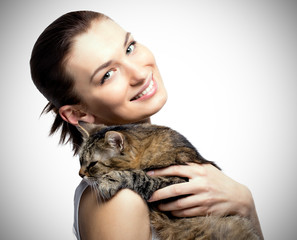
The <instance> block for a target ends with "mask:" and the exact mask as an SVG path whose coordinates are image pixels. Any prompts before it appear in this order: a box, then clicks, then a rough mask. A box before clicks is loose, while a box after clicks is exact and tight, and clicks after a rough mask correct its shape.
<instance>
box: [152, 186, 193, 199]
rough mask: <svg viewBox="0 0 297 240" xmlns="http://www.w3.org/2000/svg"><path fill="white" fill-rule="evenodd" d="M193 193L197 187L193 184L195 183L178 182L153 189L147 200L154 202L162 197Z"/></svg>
mask: <svg viewBox="0 0 297 240" xmlns="http://www.w3.org/2000/svg"><path fill="white" fill-rule="evenodd" d="M193 193H197V187H196V186H195V184H192V183H190V182H185V183H178V184H173V185H170V186H168V187H165V188H161V189H159V190H157V191H155V192H154V193H153V195H152V196H151V198H150V199H149V200H148V201H149V202H155V201H159V200H162V199H167V198H171V197H176V196H181V195H189V194H193Z"/></svg>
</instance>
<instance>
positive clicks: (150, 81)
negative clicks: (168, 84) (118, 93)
mask: <svg viewBox="0 0 297 240" xmlns="http://www.w3.org/2000/svg"><path fill="white" fill-rule="evenodd" d="M150 85H151V88H150V89H149V91H148V92H146V93H145V94H143V95H142V96H139V95H140V94H142V93H143V92H144V91H145V90H146V89H148V87H149V86H150ZM157 89H158V85H157V82H156V80H155V79H154V77H153V73H151V74H150V75H149V76H148V79H147V81H146V82H145V84H144V85H143V87H142V88H141V90H140V91H139V92H138V93H137V94H136V95H135V96H134V97H133V98H131V100H130V101H140V100H145V99H148V98H150V97H152V96H153V95H154V94H155V93H156V92H157Z"/></svg>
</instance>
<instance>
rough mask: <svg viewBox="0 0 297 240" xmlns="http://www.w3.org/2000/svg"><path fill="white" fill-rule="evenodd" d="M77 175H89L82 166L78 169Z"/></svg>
mask: <svg viewBox="0 0 297 240" xmlns="http://www.w3.org/2000/svg"><path fill="white" fill-rule="evenodd" d="M78 174H79V176H81V177H82V178H84V176H89V174H88V173H87V172H86V170H85V169H84V168H81V169H80V170H79V173H78Z"/></svg>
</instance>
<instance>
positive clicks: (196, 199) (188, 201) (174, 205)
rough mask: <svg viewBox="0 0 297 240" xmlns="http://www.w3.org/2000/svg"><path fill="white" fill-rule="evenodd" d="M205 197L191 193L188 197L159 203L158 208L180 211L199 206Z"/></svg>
mask: <svg viewBox="0 0 297 240" xmlns="http://www.w3.org/2000/svg"><path fill="white" fill-rule="evenodd" d="M203 204H204V202H203V199H202V200H201V197H200V196H199V195H190V196H187V197H182V198H179V199H177V200H174V201H171V202H168V203H161V204H159V206H158V208H159V209H160V210H161V211H170V212H172V211H178V210H182V209H188V208H193V207H197V206H201V205H203Z"/></svg>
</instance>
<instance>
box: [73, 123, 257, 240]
mask: <svg viewBox="0 0 297 240" xmlns="http://www.w3.org/2000/svg"><path fill="white" fill-rule="evenodd" d="M78 129H79V130H80V131H81V133H82V134H83V136H84V142H83V144H82V145H81V148H80V154H79V155H80V164H81V169H80V175H81V176H82V177H83V178H84V179H85V180H86V181H87V183H88V184H89V185H90V186H91V187H92V188H93V189H94V190H95V191H96V194H97V196H98V200H99V201H107V200H109V199H110V198H112V197H113V196H114V195H115V194H116V193H117V192H118V191H119V190H121V189H123V188H128V189H131V190H133V191H135V192H136V193H138V194H139V195H140V196H141V197H142V198H143V199H145V200H148V199H149V198H150V197H151V195H152V194H153V192H154V191H156V190H157V189H159V188H163V187H166V186H168V185H171V184H175V183H181V182H185V181H187V179H184V178H180V177H158V176H157V177H156V176H155V177H153V176H149V175H147V174H146V172H147V171H149V170H151V169H158V168H164V167H167V166H170V165H175V164H186V163H187V162H195V163H199V164H201V163H210V164H213V165H214V166H216V167H217V165H216V164H215V163H213V162H210V161H207V160H205V159H204V158H203V157H202V156H201V155H200V154H199V153H198V151H197V150H196V149H195V148H194V147H193V146H192V144H191V143H190V142H189V141H188V140H187V139H186V138H185V137H183V136H182V135H181V134H179V133H178V132H176V131H174V130H172V129H170V128H168V127H163V126H157V125H151V124H127V125H121V126H104V125H95V124H87V123H84V122H80V123H79V128H78ZM148 206H149V208H150V219H151V224H152V226H153V228H154V229H155V230H156V232H157V235H158V237H159V239H160V240H198V239H199V240H200V239H222V240H223V239H224V240H225V239H228V240H239V239H248V240H249V239H259V238H258V236H257V235H256V234H255V232H254V231H253V228H252V225H251V223H250V221H249V220H248V219H246V218H243V217H239V216H225V217H216V216H211V215H210V216H206V217H191V218H176V217H173V216H170V215H169V214H167V213H164V212H160V211H158V209H157V208H156V207H154V206H156V203H148Z"/></svg>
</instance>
